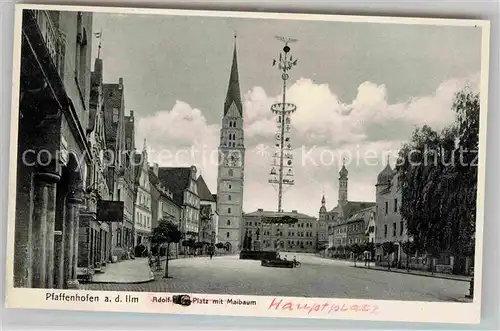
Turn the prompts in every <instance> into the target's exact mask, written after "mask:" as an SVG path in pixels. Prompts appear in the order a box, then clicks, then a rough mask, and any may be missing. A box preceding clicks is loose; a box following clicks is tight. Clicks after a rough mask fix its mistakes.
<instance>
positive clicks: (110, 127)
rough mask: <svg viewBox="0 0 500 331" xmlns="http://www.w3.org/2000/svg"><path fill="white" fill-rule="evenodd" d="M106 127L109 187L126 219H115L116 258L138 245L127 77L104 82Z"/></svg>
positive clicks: (113, 257)
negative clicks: (120, 203) (126, 89)
mask: <svg viewBox="0 0 500 331" xmlns="http://www.w3.org/2000/svg"><path fill="white" fill-rule="evenodd" d="M103 98H104V128H105V134H106V145H107V151H106V154H105V161H106V163H107V165H108V174H107V180H108V187H109V189H110V192H111V193H112V194H111V197H112V200H114V201H122V202H123V205H124V213H123V220H122V222H113V224H111V225H112V227H111V233H112V238H113V239H112V242H111V246H112V260H121V259H125V258H128V253H129V252H131V251H132V250H133V246H134V196H135V195H134V190H135V188H134V173H133V164H132V163H133V160H132V157H133V153H134V149H135V146H134V143H135V141H134V139H133V138H134V114H133V112H132V111H131V112H130V116H126V115H125V86H124V83H123V78H119V79H118V84H116V83H105V84H104V85H103Z"/></svg>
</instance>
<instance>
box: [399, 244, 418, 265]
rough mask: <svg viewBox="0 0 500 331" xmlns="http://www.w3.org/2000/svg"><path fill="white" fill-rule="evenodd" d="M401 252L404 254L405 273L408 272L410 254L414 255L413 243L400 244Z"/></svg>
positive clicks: (414, 247)
mask: <svg viewBox="0 0 500 331" xmlns="http://www.w3.org/2000/svg"><path fill="white" fill-rule="evenodd" d="M402 249H403V252H404V253H405V254H406V271H408V272H409V271H410V254H415V251H416V246H415V243H414V242H413V241H409V240H407V241H405V242H404V243H403V244H402Z"/></svg>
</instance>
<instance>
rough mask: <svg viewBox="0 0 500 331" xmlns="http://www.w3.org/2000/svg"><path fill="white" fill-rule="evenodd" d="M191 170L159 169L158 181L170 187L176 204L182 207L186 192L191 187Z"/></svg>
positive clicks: (184, 168) (186, 168)
mask: <svg viewBox="0 0 500 331" xmlns="http://www.w3.org/2000/svg"><path fill="white" fill-rule="evenodd" d="M190 176H191V168H189V167H182V168H170V167H160V168H158V179H159V180H160V182H161V184H162V185H163V186H165V187H168V188H169V189H170V190H171V191H172V194H173V196H174V202H175V203H176V204H178V205H179V206H181V205H182V204H183V201H184V190H185V189H187V188H188V187H189V179H190Z"/></svg>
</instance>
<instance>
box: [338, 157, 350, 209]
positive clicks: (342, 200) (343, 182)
mask: <svg viewBox="0 0 500 331" xmlns="http://www.w3.org/2000/svg"><path fill="white" fill-rule="evenodd" d="M348 174H349V172H348V171H347V168H346V167H345V162H344V163H343V164H342V168H341V169H340V171H339V205H340V206H341V205H345V204H346V203H347V181H348V178H347V175H348Z"/></svg>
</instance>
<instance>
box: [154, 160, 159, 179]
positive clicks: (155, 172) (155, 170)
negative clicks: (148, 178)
mask: <svg viewBox="0 0 500 331" xmlns="http://www.w3.org/2000/svg"><path fill="white" fill-rule="evenodd" d="M153 172H154V174H155V175H156V177H158V163H153Z"/></svg>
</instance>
